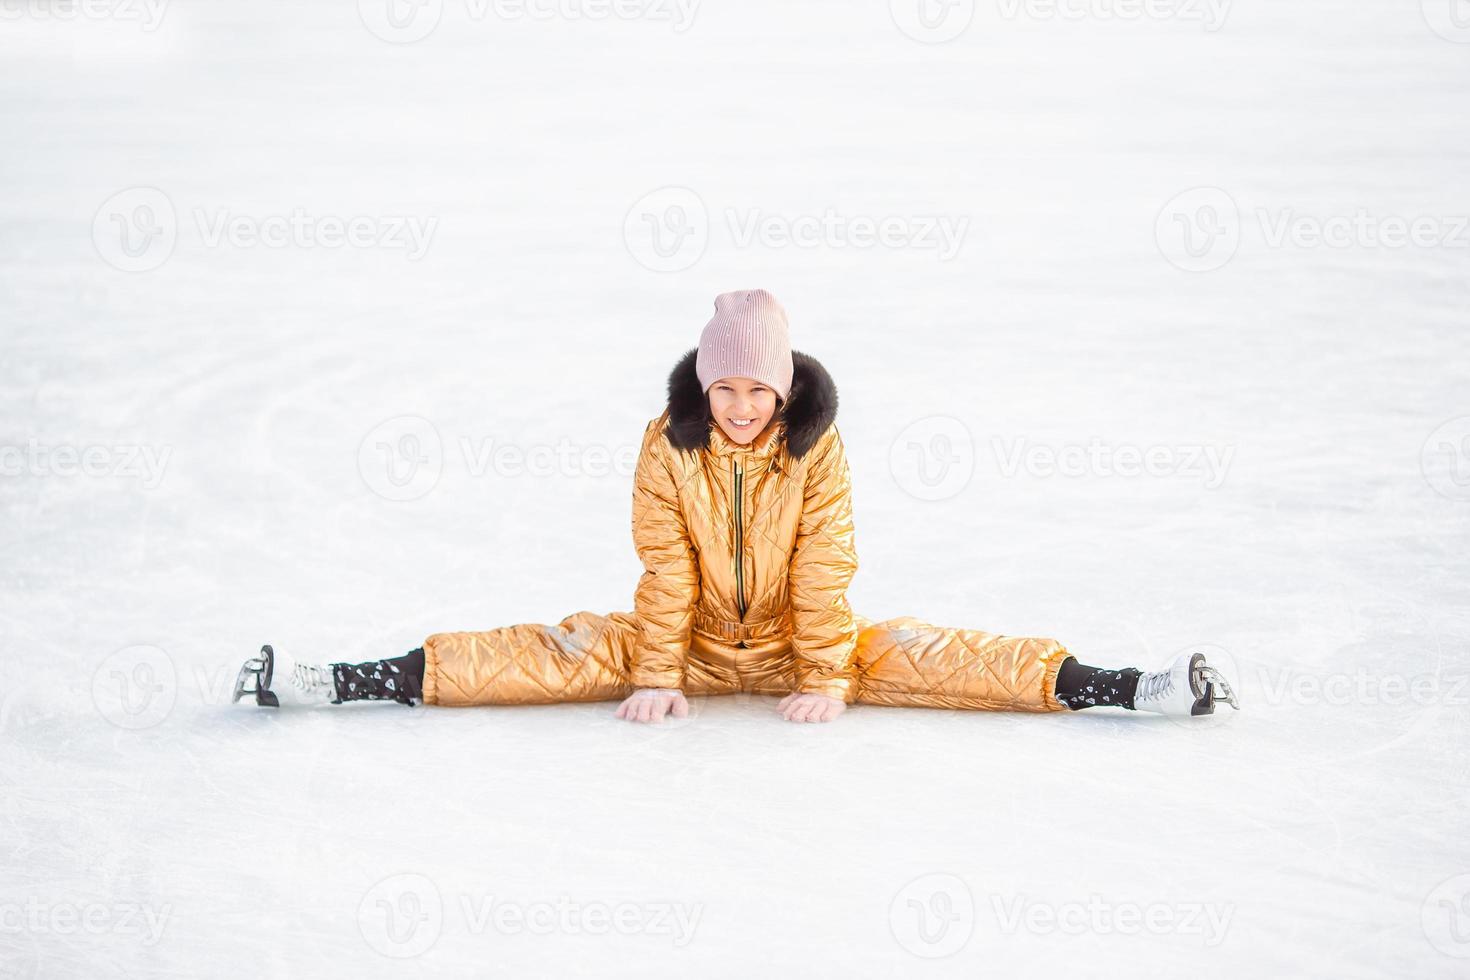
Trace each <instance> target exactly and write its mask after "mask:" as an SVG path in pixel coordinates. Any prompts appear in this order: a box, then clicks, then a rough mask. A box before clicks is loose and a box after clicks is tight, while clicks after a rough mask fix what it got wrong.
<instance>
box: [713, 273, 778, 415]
mask: <svg viewBox="0 0 1470 980" xmlns="http://www.w3.org/2000/svg"><path fill="white" fill-rule="evenodd" d="M793 367H794V366H793V364H792V361H791V337H790V334H789V332H788V329H787V325H786V310H785V309H784V308H782V306H781V304H780V303H779V302H777V301H776V297H774V296H772V295H771V294H770V293H768V292H766V291H765V290H764V289H737V290H736V291H735V292H733V293H721V294H720V295H718V296H716V297H715V315H714V318H713V319H711V320H710V322H709V323H707V324H705V327H704V333H702V334H700V335H699V357H698V358H697V359H696V360H695V362H694V373H695V374H697V375H699V383H700V384H701V385H702V386H703V387H704V390H705V391H709V389H710V385H712V384H714V383H715V382H716V381H718V380H720V379H721V378H751V379H753V380H755V381H760V382H763V383H765V384H768V385H770V386H771V387H772V388H774V389H775V390H776V394H778V395H780V396H781V399H782V400H783V401H784V400H785V399H786V396H787V394H789V393H790V391H791V374H792V371H793Z"/></svg>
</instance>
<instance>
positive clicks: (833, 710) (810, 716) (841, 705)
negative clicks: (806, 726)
mask: <svg viewBox="0 0 1470 980" xmlns="http://www.w3.org/2000/svg"><path fill="white" fill-rule="evenodd" d="M776 710H777V711H779V712H781V717H783V718H785V719H786V720H787V721H831V720H832V719H833V718H836V717H837V716H838V715H840V714H842V713H843V712H844V711H846V710H847V702H845V701H840V700H838V699H837V698H829V697H827V695H825V694H801V693H799V692H797V691H792V692H791V693H790V694H788V695H786V696H785V697H784V698H782V699H781V703H780V704H778V705H776Z"/></svg>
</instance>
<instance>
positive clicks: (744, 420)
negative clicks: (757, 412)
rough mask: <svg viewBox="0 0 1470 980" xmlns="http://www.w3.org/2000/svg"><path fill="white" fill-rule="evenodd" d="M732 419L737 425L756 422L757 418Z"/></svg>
mask: <svg viewBox="0 0 1470 980" xmlns="http://www.w3.org/2000/svg"><path fill="white" fill-rule="evenodd" d="M730 421H731V422H733V423H735V424H736V425H749V424H750V423H752V422H754V421H755V419H731V420H730Z"/></svg>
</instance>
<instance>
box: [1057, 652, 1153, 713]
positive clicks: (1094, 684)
mask: <svg viewBox="0 0 1470 980" xmlns="http://www.w3.org/2000/svg"><path fill="white" fill-rule="evenodd" d="M1142 675H1143V671H1141V670H1138V669H1137V668H1135V667H1124V668H1123V669H1122V670H1110V669H1108V668H1106V667H1088V666H1086V665H1084V664H1079V663H1078V662H1077V658H1076V657H1068V658H1067V659H1066V660H1063V661H1062V666H1061V668H1060V669H1059V670H1058V671H1057V691H1056V694H1057V700H1058V701H1060V702H1062V704H1065V705H1066V706H1067V707H1069V708H1071V709H1072V710H1073V711H1077V710H1080V709H1082V708H1097V707H1101V706H1103V705H1105V704H1111V705H1117V706H1119V707H1122V708H1129V709H1132V707H1133V695H1134V692H1136V691H1137V690H1138V678H1139V677H1141V676H1142Z"/></svg>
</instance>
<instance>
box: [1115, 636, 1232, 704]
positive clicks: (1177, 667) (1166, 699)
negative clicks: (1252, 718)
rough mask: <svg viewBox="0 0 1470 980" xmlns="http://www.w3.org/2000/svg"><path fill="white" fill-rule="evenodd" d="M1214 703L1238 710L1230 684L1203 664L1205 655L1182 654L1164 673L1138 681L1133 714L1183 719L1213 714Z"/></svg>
mask: <svg viewBox="0 0 1470 980" xmlns="http://www.w3.org/2000/svg"><path fill="white" fill-rule="evenodd" d="M1216 701H1224V702H1225V703H1226V704H1228V705H1230V707H1232V708H1234V709H1235V710H1237V711H1239V710H1240V705H1239V704H1238V703H1237V702H1236V700H1235V692H1234V691H1232V690H1231V689H1230V682H1229V680H1228V679H1227V678H1226V677H1225V675H1223V674H1222V673H1220V671H1219V670H1218V669H1217V668H1215V667H1211V666H1210V665H1209V664H1208V663H1206V662H1205V655H1204V654H1202V653H1196V652H1193V651H1190V652H1186V653H1181V654H1180V655H1179V656H1178V657H1176V658H1175V659H1174V662H1173V663H1172V664H1170V665H1169V666H1168V667H1166V668H1164V669H1163V670H1155V671H1150V672H1149V673H1146V674H1144V675H1143V676H1141V677H1139V678H1138V691H1137V692H1136V693H1135V694H1134V695H1133V707H1134V710H1136V711H1153V712H1157V713H1158V714H1161V715H1176V716H1179V717H1184V718H1188V717H1190V716H1192V715H1212V714H1214V713H1215V702H1216Z"/></svg>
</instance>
